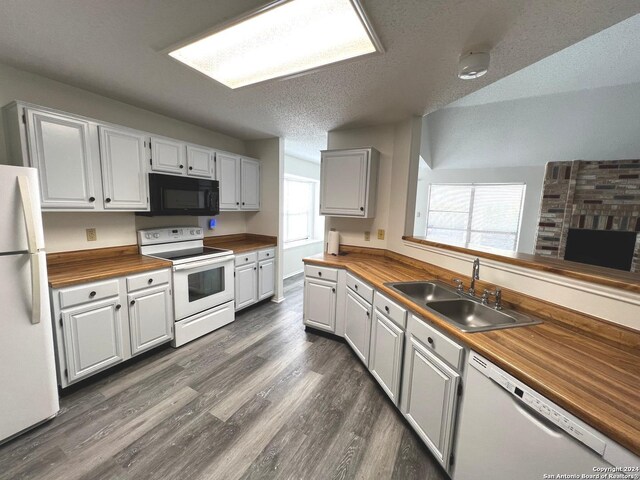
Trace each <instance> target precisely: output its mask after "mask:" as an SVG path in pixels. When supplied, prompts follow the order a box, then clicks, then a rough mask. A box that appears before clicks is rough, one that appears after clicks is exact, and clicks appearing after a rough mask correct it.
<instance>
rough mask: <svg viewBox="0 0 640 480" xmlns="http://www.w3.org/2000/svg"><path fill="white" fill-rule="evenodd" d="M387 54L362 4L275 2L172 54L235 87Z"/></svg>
mask: <svg viewBox="0 0 640 480" xmlns="http://www.w3.org/2000/svg"><path fill="white" fill-rule="evenodd" d="M376 51H382V48H381V46H380V44H379V42H378V40H377V38H376V36H375V34H374V33H373V30H371V28H370V27H369V25H368V23H367V20H366V17H365V16H364V12H363V11H362V9H361V7H360V5H359V4H358V3H357V1H356V0H289V1H284V2H274V3H273V4H270V5H268V6H267V7H265V8H263V9H260V10H258V11H256V12H254V13H252V14H249V16H247V17H244V18H242V19H240V20H238V21H236V22H233V23H232V24H231V25H230V26H226V27H224V28H223V29H221V30H218V31H216V32H215V33H212V34H210V35H207V36H205V37H201V38H200V39H198V40H196V41H194V42H192V43H189V44H188V45H184V46H182V47H180V48H177V49H175V50H172V51H170V52H169V55H171V56H172V57H173V58H175V59H176V60H179V61H180V62H183V63H185V64H186V65H188V66H190V67H192V68H194V69H196V70H198V71H199V72H202V73H204V74H205V75H207V76H209V77H211V78H213V79H214V80H217V81H218V82H220V83H223V84H224V85H226V86H228V87H230V88H238V87H244V86H246V85H251V84H253V83H258V82H263V81H265V80H270V79H273V78H279V77H285V76H290V75H295V74H299V73H301V72H305V71H309V70H313V69H316V68H318V67H320V66H323V65H328V64H330V63H335V62H340V61H343V60H347V59H350V58H354V57H358V56H361V55H366V54H370V53H374V52H376Z"/></svg>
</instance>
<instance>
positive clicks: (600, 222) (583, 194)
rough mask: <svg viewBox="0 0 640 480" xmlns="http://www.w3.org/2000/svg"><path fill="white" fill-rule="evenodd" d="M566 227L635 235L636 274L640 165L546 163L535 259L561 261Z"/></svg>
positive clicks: (636, 266) (639, 268)
mask: <svg viewBox="0 0 640 480" xmlns="http://www.w3.org/2000/svg"><path fill="white" fill-rule="evenodd" d="M569 228H584V229H590V230H616V231H626V232H638V235H637V237H636V246H635V250H634V256H633V263H632V266H631V271H632V272H640V160H610V161H584V160H575V161H572V162H550V163H548V164H547V166H546V170H545V177H544V183H543V192H542V203H541V206H540V220H539V223H538V233H537V236H536V250H535V253H536V255H544V256H549V257H555V258H564V254H565V247H566V243H567V234H568V232H569Z"/></svg>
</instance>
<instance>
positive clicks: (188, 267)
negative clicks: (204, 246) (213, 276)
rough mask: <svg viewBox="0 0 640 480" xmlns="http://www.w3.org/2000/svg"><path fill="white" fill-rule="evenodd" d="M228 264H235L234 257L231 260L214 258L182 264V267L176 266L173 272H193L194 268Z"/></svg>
mask: <svg viewBox="0 0 640 480" xmlns="http://www.w3.org/2000/svg"><path fill="white" fill-rule="evenodd" d="M227 262H232V263H233V257H231V258H227V257H225V258H224V259H222V258H212V259H209V260H201V261H199V262H189V263H181V264H180V265H175V266H174V267H173V271H174V272H179V271H180V270H191V269H193V268H198V267H208V266H211V265H216V264H220V265H222V264H224V263H227Z"/></svg>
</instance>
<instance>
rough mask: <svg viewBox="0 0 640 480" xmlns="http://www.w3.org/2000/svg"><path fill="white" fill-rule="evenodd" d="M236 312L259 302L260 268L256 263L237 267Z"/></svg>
mask: <svg viewBox="0 0 640 480" xmlns="http://www.w3.org/2000/svg"><path fill="white" fill-rule="evenodd" d="M235 287H236V293H235V297H236V310H240V309H241V308H245V307H248V306H249V305H253V304H254V303H256V302H257V301H258V267H257V266H256V264H255V263H250V264H249V265H243V266H241V267H236V285H235Z"/></svg>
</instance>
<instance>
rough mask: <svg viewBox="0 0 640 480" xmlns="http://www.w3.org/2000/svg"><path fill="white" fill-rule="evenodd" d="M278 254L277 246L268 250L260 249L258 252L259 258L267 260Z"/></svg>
mask: <svg viewBox="0 0 640 480" xmlns="http://www.w3.org/2000/svg"><path fill="white" fill-rule="evenodd" d="M275 256H276V250H275V248H270V249H268V250H260V251H259V252H258V260H267V259H269V258H274V257H275Z"/></svg>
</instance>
